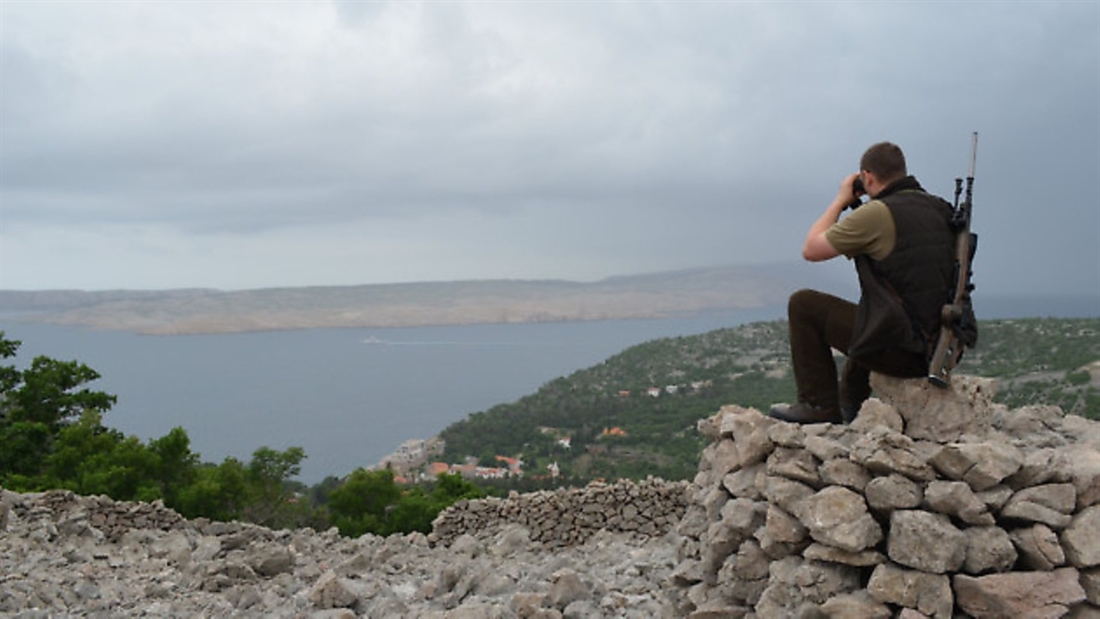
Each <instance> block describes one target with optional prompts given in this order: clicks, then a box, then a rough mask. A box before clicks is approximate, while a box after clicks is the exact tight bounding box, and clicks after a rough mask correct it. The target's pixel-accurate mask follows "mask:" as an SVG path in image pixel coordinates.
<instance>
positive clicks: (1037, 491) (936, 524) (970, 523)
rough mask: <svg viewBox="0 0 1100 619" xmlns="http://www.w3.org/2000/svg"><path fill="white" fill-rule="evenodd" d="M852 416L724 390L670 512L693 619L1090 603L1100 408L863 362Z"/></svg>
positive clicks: (1032, 611)
mask: <svg viewBox="0 0 1100 619" xmlns="http://www.w3.org/2000/svg"><path fill="white" fill-rule="evenodd" d="M873 386H874V388H875V393H876V394H877V395H878V397H877V398H873V399H871V400H869V401H868V402H867V403H865V404H864V406H863V408H862V410H861V411H860V414H859V416H858V418H857V419H856V420H855V421H854V422H853V423H852V424H851V425H847V426H844V425H833V424H816V425H808V426H798V425H795V424H790V423H785V422H779V421H776V420H773V419H770V418H768V417H766V416H764V415H762V414H761V413H759V412H758V411H756V410H753V409H744V408H740V407H736V406H730V407H725V408H723V409H722V411H720V412H719V414H718V415H716V416H714V417H712V418H710V419H707V420H704V421H702V422H700V429H701V431H702V432H703V433H704V434H705V435H706V436H708V437H709V438H710V439H711V441H712V442H711V443H710V445H709V446H708V447H707V448H706V450H705V453H704V456H703V459H702V461H701V462H700V468H699V473H698V475H697V477H696V479H695V482H694V484H693V487H692V492H693V497H692V503H691V505H690V507H689V508H688V510H687V513H686V514H685V516H684V518H683V520H682V521H681V523H680V524H679V525H678V528H677V530H678V532H679V534H680V535H681V538H680V542H679V543H680V548H679V551H678V556H679V559H680V563H679V565H678V567H677V568H676V571H675V574H674V577H673V581H674V583H675V584H676V585H677V586H678V591H679V593H678V602H677V603H678V608H679V610H680V612H681V613H682V614H683V615H685V616H691V617H694V618H698V619H702V618H723V617H730V618H737V617H759V618H772V617H775V618H779V617H784V618H786V617H861V618H864V617H866V618H874V617H883V618H886V617H901V618H905V619H917V618H920V617H975V618H985V617H1100V423H1097V422H1093V421H1089V420H1086V419H1084V418H1081V417H1077V416H1067V415H1065V414H1063V413H1062V411H1061V410H1060V409H1058V408H1055V407H1042V406H1032V407H1024V408H1020V409H1017V410H1011V411H1010V410H1007V409H1006V408H1005V407H1003V406H1000V405H995V404H993V403H992V401H991V398H992V395H993V389H994V384H993V382H992V381H990V380H986V379H979V378H970V377H955V379H954V385H953V388H952V389H950V390H938V389H936V388H934V387H931V386H929V385H927V383H925V382H924V381H920V380H908V381H902V380H896V379H889V378H886V377H882V376H874V377H873Z"/></svg>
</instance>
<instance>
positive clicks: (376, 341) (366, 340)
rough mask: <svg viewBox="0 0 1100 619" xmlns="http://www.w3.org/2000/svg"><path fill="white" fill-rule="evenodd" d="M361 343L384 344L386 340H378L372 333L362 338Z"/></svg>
mask: <svg viewBox="0 0 1100 619" xmlns="http://www.w3.org/2000/svg"><path fill="white" fill-rule="evenodd" d="M363 343H364V344H385V343H386V342H384V341H383V340H380V339H378V338H377V337H375V336H373V335H372V336H370V337H368V338H366V339H364V340H363Z"/></svg>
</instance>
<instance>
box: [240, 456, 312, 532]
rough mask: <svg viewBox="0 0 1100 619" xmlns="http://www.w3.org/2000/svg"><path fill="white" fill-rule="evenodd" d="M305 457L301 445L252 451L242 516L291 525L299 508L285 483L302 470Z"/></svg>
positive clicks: (260, 521)
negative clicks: (283, 449) (284, 448)
mask: <svg viewBox="0 0 1100 619" xmlns="http://www.w3.org/2000/svg"><path fill="white" fill-rule="evenodd" d="M305 458H306V452H305V450H303V449H302V448H301V447H290V448H287V450H286V451H277V450H275V449H271V448H270V447H266V446H265V447H260V448H259V449H257V450H256V451H254V452H252V460H251V461H250V462H249V463H248V477H247V479H248V485H249V496H248V501H247V504H246V507H245V509H244V514H243V515H244V517H245V518H247V519H248V520H250V521H251V522H254V523H256V524H260V525H264V526H268V527H282V526H290V525H293V524H294V521H295V520H296V519H297V516H298V515H299V514H298V513H297V512H300V511H301V510H300V509H297V508H296V505H297V498H296V497H294V496H292V493H291V492H290V491H289V490H288V489H287V484H288V482H289V481H290V479H291V478H292V477H295V476H297V475H298V473H300V472H301V470H302V467H301V463H302V460H304V459H305Z"/></svg>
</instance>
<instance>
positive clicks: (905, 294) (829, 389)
mask: <svg viewBox="0 0 1100 619" xmlns="http://www.w3.org/2000/svg"><path fill="white" fill-rule="evenodd" d="M859 169H860V171H859V172H858V173H856V174H851V175H849V176H847V177H845V178H844V180H843V181H842V182H841V184H840V190H839V191H838V192H837V195H836V198H834V199H833V201H832V203H831V204H830V205H829V206H828V208H826V209H825V212H824V213H823V214H822V215H821V217H820V218H819V219H818V220H817V221H816V222H815V223H814V224H813V225H812V226H811V227H810V230H809V232H808V233H807V234H806V241H805V244H804V245H803V247H802V257H803V258H805V259H806V260H809V261H811V262H818V261H823V260H829V259H832V258H835V257H836V256H839V255H841V254H843V255H845V256H847V257H848V258H851V259H853V260H854V261H855V264H856V270H857V272H858V274H859V283H860V301H859V305H858V306H857V305H855V304H853V303H851V302H849V301H846V300H844V299H840V298H837V297H834V296H832V295H828V294H825V293H822V292H818V291H815V290H799V291H798V292H796V293H794V294H793V295H791V298H790V301H789V304H788V308H787V313H788V320H789V323H790V340H791V357H792V362H793V365H794V377H795V382H796V384H797V387H798V402H797V403H796V404H794V405H792V406H776V407H773V408H772V410H771V411H770V415H771V416H772V417H775V418H778V419H782V420H784V421H793V422H798V423H820V422H834V423H835V422H841V421H843V422H848V421H851V420H852V419H853V418H854V417H855V415H856V413H857V412H858V411H859V407H860V406H861V405H862V404H863V401H864V400H866V399H867V398H868V397H869V396H870V394H871V387H870V381H869V379H870V373H871V371H872V370H873V371H875V372H880V373H883V374H888V375H891V376H896V377H901V378H907V377H918V376H925V375H927V372H928V357H929V354H928V353H929V347H930V342H932V341H933V338H934V337H935V336H936V334H937V333H938V332H939V325H940V308H941V307H942V306H943V304H944V303H945V301H946V300H947V298H948V296H949V290H950V287H951V283H952V269H953V264H954V250H955V235H954V233H953V232H952V230H951V225H950V222H951V214H952V207H951V205H950V204H949V203H947V202H946V201H945V200H943V199H941V198H939V197H937V196H934V195H932V194H929V193H927V192H925V191H924V189H923V188H921V186H920V184H919V183H918V182H917V179H915V178H914V177H912V176H909V175H908V172H907V170H906V165H905V155H904V154H903V153H902V151H901V148H899V147H898V146H897V145H895V144H891V143H889V142H882V143H879V144H875V145H874V146H871V147H870V148H868V149H867V152H865V153H864V154H863V158H862V159H861V160H860V165H859ZM863 193H866V194H867V195H868V196H869V197H870V198H871V200H870V201H869V202H867V203H866V204H863V205H860V201H859V196H860V195H862V194H863ZM849 206H851V207H852V208H855V210H854V211H853V212H852V213H851V214H850V215H849V216H847V217H845V218H844V219H843V220H841V219H840V215H841V213H842V212H843V211H844V210H845V209H846V208H848V207H849ZM856 207H858V208H856ZM834 348H835V349H837V350H839V351H841V352H842V353H844V354H845V355H847V360H846V362H845V364H844V368H843V370H842V372H841V377H840V381H839V385H838V380H837V369H836V363H835V362H834V361H833V353H832V349H834Z"/></svg>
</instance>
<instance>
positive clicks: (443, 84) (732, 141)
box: [0, 2, 1100, 290]
mask: <svg viewBox="0 0 1100 619" xmlns="http://www.w3.org/2000/svg"><path fill="white" fill-rule="evenodd" d="M10 6H11V7H12V8H9V6H5V9H4V13H3V19H4V24H3V26H4V32H5V38H4V41H3V42H2V43H0V66H2V68H3V70H4V88H3V92H2V97H3V99H2V101H3V109H2V112H3V118H2V119H0V120H2V121H3V125H4V128H5V137H6V139H5V140H4V144H3V145H0V163H2V164H3V178H2V180H3V183H2V186H0V199H2V200H3V221H4V226H5V228H6V229H7V230H9V231H12V230H16V231H18V232H19V233H20V234H28V235H33V234H35V232H34V231H35V230H40V229H46V228H57V227H70V228H73V229H82V230H86V231H88V232H89V233H90V232H91V231H92V230H94V229H95V228H97V227H100V226H104V225H118V226H156V227H162V228H165V229H168V230H172V231H174V232H173V234H175V235H177V237H178V239H179V242H180V243H181V244H185V243H186V242H187V241H186V239H187V238H189V237H190V236H191V235H199V236H204V237H211V238H213V237H219V238H220V237H222V236H224V237H225V238H226V239H231V238H240V239H243V238H244V237H245V236H247V235H252V234H259V233H265V234H266V233H279V234H282V233H284V232H285V233H286V234H288V235H291V236H293V234H294V233H295V231H298V230H299V229H301V228H302V227H310V226H312V227H313V228H316V229H319V228H320V227H324V226H345V227H351V228H354V227H357V226H363V227H365V228H370V229H389V227H392V226H402V230H405V229H406V228H407V226H411V225H415V224H417V223H419V222H438V221H448V222H452V223H451V224H450V225H454V226H461V225H466V226H477V225H483V224H484V222H485V221H489V220H491V221H494V222H498V223H499V224H500V225H501V226H502V227H501V228H500V231H499V234H498V236H507V235H509V234H511V235H515V236H517V237H523V239H525V240H524V241H518V242H516V243H515V244H514V245H513V244H511V243H504V242H502V241H501V242H500V243H501V247H505V246H506V247H508V248H509V251H516V252H519V251H523V249H522V248H524V247H526V248H535V247H537V248H542V249H541V251H542V252H543V253H542V254H541V256H539V257H538V258H532V261H533V262H538V263H541V264H552V263H553V262H554V261H555V260H560V261H562V263H563V264H564V263H566V262H569V263H571V264H573V263H576V262H578V260H577V259H576V258H575V256H588V257H589V261H590V262H591V264H592V267H591V268H592V270H593V272H597V271H600V270H601V269H603V268H607V267H606V266H603V265H609V264H612V263H614V264H615V265H616V268H618V267H619V265H624V264H638V265H643V264H644V268H647V269H648V268H651V265H653V264H660V263H662V261H664V263H667V264H669V265H674V266H675V267H677V268H678V267H683V266H691V265H690V264H685V263H684V261H687V260H697V261H708V262H712V263H717V262H738V261H746V260H761V259H788V258H789V259H791V260H795V259H797V245H798V242H799V241H800V237H801V235H802V234H803V233H804V228H805V227H806V226H808V225H809V223H810V222H811V221H812V219H814V218H815V217H816V216H817V214H818V212H819V211H820V209H821V208H822V207H823V206H824V204H825V203H827V202H828V200H829V199H830V198H831V196H832V194H833V192H834V191H835V189H836V185H837V183H838V182H839V180H840V178H841V177H842V176H843V175H844V174H846V173H848V172H850V171H852V170H854V168H855V166H856V163H857V161H858V157H859V154H860V153H861V152H862V150H863V149H864V148H865V147H866V146H867V145H868V144H870V143H873V142H876V141H879V140H882V139H890V140H894V141H897V142H898V143H900V144H902V146H903V147H904V148H905V149H906V152H907V154H908V155H909V159H910V162H911V166H912V168H913V172H915V173H916V174H917V175H918V176H919V177H920V178H921V180H922V182H924V184H925V185H926V186H927V187H929V189H932V190H934V191H939V192H941V193H942V192H946V191H949V190H950V186H951V179H952V178H954V177H955V176H959V175H961V174H963V173H965V171H966V170H965V167H966V164H967V156H968V147H969V144H968V140H969V135H970V132H971V131H973V130H978V131H980V132H981V134H982V143H981V147H980V152H979V164H978V173H979V180H978V185H977V186H978V190H979V193H978V198H979V207H980V210H979V211H978V212H977V213H976V224H980V225H981V226H983V227H984V230H985V231H984V232H983V240H982V253H981V255H982V259H983V260H989V264H995V265H998V268H997V269H993V268H990V269H988V270H986V273H990V275H989V276H988V277H990V278H991V279H993V280H994V281H997V279H998V278H999V279H1000V283H999V284H998V285H1002V286H1011V285H1013V284H1012V276H1010V275H1007V273H1012V274H1015V273H1021V272H1025V271H1027V272H1036V270H1037V269H1039V268H1041V265H1042V264H1043V259H1041V258H1034V257H1028V258H1024V257H1021V256H1019V255H1018V254H1019V252H1018V249H1017V245H1018V244H1019V243H1024V242H1027V241H1028V240H1029V239H1027V238H1026V236H1027V233H1026V232H1025V231H1028V232H1032V233H1034V234H1035V235H1036V236H1039V237H1040V238H1039V239H1038V240H1037V241H1032V242H1038V243H1039V244H1042V243H1055V242H1061V241H1065V240H1067V239H1068V240H1069V241H1070V242H1071V244H1072V245H1075V246H1080V247H1081V249H1078V250H1076V253H1075V254H1074V255H1076V256H1077V259H1078V261H1079V262H1082V263H1088V262H1089V261H1090V260H1092V261H1094V262H1100V260H1095V259H1097V258H1100V256H1098V255H1097V251H1098V250H1096V249H1095V247H1096V246H1097V243H1096V241H1097V238H1096V230H1097V226H1096V225H1095V224H1096V223H1097V218H1098V217H1100V216H1098V215H1096V212H1097V209H1095V206H1094V202H1095V200H1093V204H1091V205H1090V204H1086V205H1084V206H1088V207H1091V208H1084V207H1083V206H1082V205H1080V202H1081V196H1095V195H1098V193H1100V180H1097V178H1096V175H1095V170H1096V169H1098V168H1100V153H1098V152H1097V144H1098V143H1100V60H1098V57H1100V34H1098V31H1097V29H1096V28H1095V24H1096V21H1097V19H1098V12H1100V9H1098V8H1097V6H1096V5H1094V4H1090V3H1070V2H1067V3H1054V2H1050V3H1048V2H1034V3H997V2H987V3H954V4H951V5H950V10H948V5H945V4H943V3H923V4H922V3H881V4H867V3H660V2H644V3H381V2H379V3H375V2H335V3H332V4H319V3H234V4H216V5H209V4H199V5H192V4H189V3H148V4H130V3H120V4H117V5H116V4H109V3H108V4H105V3H95V7H94V8H92V7H84V6H79V7H71V8H72V12H71V14H69V13H66V12H63V11H59V10H58V9H57V7H56V6H54V7H52V8H51V7H50V5H44V6H46V8H40V7H39V6H38V5H35V4H33V3H26V4H14V5H10ZM78 18H79V19H78ZM78 22H81V25H80V26H79V27H78V26H77V23H78ZM83 22H87V23H88V25H87V26H84V25H83ZM1066 174H1068V175H1070V176H1072V178H1073V179H1074V180H1073V181H1072V182H1068V183H1067V182H1066V181H1064V180H1063V181H1053V179H1056V178H1064V176H1063V175H1066ZM1038 204H1056V205H1058V208H1059V209H1060V210H1059V211H1058V215H1057V216H1055V217H1046V218H1037V217H1036V205H1038ZM543 211H548V212H549V213H551V215H553V216H556V217H557V219H556V220H554V221H555V223H557V224H560V229H559V228H557V227H555V231H556V237H555V238H553V239H543V238H541V237H540V236H539V234H540V232H541V231H542V230H545V229H546V226H547V221H544V220H543V219H540V218H539V217H537V216H536V214H538V213H542V212H543ZM681 222H683V223H682V224H681ZM777 222H778V223H777ZM597 224H598V225H597ZM509 225H510V226H513V227H512V228H508V227H507V226H509ZM679 225H684V226H685V227H684V228H679V227H677V226H679ZM691 226H693V227H694V228H692V227H691ZM607 229H615V230H616V232H615V233H613V234H609V233H607V232H605V230H607ZM570 230H572V231H573V232H572V233H570V232H569V231H570ZM692 230H694V231H692ZM423 234H424V236H423V238H425V239H428V238H432V239H435V238H436V236H437V235H440V234H441V233H440V232H439V231H435V230H431V231H428V230H425V231H424V233H423ZM693 234H694V235H695V237H696V242H693V241H692V235H693ZM28 238H29V237H28ZM409 238H410V241H409V242H410V243H412V244H414V245H415V244H416V243H415V241H414V240H413V238H412V237H409ZM1055 239H1057V241H1056V240H1055ZM227 242H228V241H227ZM317 242H318V243H323V242H324V241H323V240H318V241H317ZM454 242H455V243H459V240H456V241H454ZM490 242H492V239H482V240H481V246H482V247H484V245H485V243H490ZM1090 246H1091V247H1092V249H1091V250H1090V249H1089V247H1090ZM647 247H648V248H649V249H648V250H647V249H646V248H647ZM119 251H122V249H119ZM135 251H137V250H135ZM455 251H468V250H465V249H464V247H463V246H461V245H456V246H455ZM557 251H568V252H570V257H565V256H564V255H561V254H556V253H555V252H557ZM303 253H304V254H308V253H309V252H308V251H304V252H303ZM318 253H322V252H318ZM57 259H59V260H60V259H63V258H62V257H58V258H57ZM427 259H428V258H427V257H425V260H427ZM515 261H516V262H517V263H518V262H519V261H520V260H519V258H516V259H515ZM631 261H633V262H631ZM9 264H10V261H9ZM1001 265H1005V266H1004V268H1003V270H1001ZM256 268H257V277H260V276H259V274H258V273H259V269H261V268H262V267H261V266H257V267H256ZM313 268H314V269H316V270H317V271H324V270H325V269H326V268H331V267H330V266H328V265H327V264H326V263H321V262H319V263H317V265H316V266H315V267H313ZM470 268H471V272H470V276H477V273H475V272H474V268H473V267H472V266H471V267H470ZM638 268H639V270H640V269H642V268H643V267H642V266H639V267H638ZM61 270H63V269H59V271H61ZM284 270H285V269H284ZM298 270H299V271H302V272H307V271H308V270H309V267H301V268H299V269H298ZM430 270H431V267H430V265H427V264H426V265H425V266H423V272H430ZM1098 271H1100V267H1093V268H1091V270H1090V269H1088V268H1086V269H1084V270H1083V271H1078V272H1077V273H1076V274H1075V275H1074V277H1077V278H1078V279H1079V280H1083V282H1079V284H1080V285H1085V286H1088V285H1092V289H1094V290H1097V289H1100V282H1092V283H1091V284H1090V278H1093V279H1096V280H1100V272H1098ZM13 272H15V273H18V272H19V271H18V270H16V271H13V270H12V269H11V268H10V267H9V268H8V269H7V271H6V273H7V274H6V275H5V277H12V276H11V275H10V274H11V273H13ZM998 272H1000V273H1006V274H1004V275H997V273H998ZM198 276H199V274H196V275H195V277H198ZM265 277H268V279H265V281H269V279H270V277H273V276H265ZM23 278H24V279H26V276H23ZM0 285H5V284H4V283H3V282H0Z"/></svg>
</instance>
